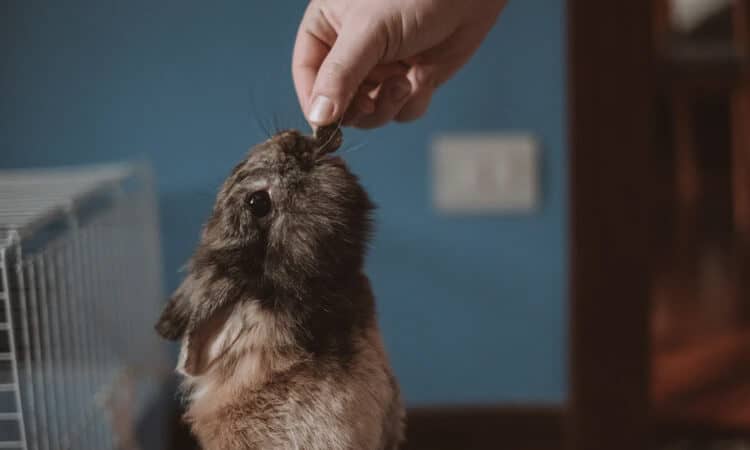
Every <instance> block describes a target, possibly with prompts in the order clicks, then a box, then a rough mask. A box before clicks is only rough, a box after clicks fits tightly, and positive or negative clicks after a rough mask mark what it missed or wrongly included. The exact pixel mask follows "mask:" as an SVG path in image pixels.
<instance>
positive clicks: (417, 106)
mask: <svg viewBox="0 0 750 450" xmlns="http://www.w3.org/2000/svg"><path fill="white" fill-rule="evenodd" d="M433 92H434V91H433V90H431V89H425V90H422V91H421V92H420V93H418V94H415V95H413V96H412V97H411V98H410V99H409V101H408V102H406V103H405V104H404V106H403V107H402V108H401V110H400V111H399V112H398V113H397V114H396V115H395V117H394V120H396V122H411V121H413V120H416V119H419V118H420V117H422V116H423V115H424V114H425V113H426V112H427V108H428V107H429V106H430V102H431V101H432V93H433Z"/></svg>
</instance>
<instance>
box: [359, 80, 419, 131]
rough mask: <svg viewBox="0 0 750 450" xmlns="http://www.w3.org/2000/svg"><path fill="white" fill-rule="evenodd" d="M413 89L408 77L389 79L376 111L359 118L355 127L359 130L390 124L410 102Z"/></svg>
mask: <svg viewBox="0 0 750 450" xmlns="http://www.w3.org/2000/svg"><path fill="white" fill-rule="evenodd" d="M411 89H412V86H411V83H410V82H409V80H408V78H406V77H403V76H398V77H393V78H389V79H387V80H386V81H385V82H384V83H383V85H382V87H381V89H380V92H379V93H378V97H377V103H376V106H375V111H374V112H373V113H371V114H367V115H363V116H361V117H359V118H358V120H356V121H355V122H354V123H353V125H354V126H356V127H358V128H376V127H380V126H383V125H385V124H386V123H388V122H390V121H391V120H393V118H394V117H395V116H396V114H398V113H399V111H400V110H401V108H402V107H403V106H404V103H406V102H407V101H408V100H409V94H411Z"/></svg>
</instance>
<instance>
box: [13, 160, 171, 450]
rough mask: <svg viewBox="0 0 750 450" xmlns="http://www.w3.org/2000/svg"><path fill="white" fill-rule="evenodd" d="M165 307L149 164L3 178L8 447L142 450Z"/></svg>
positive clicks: (158, 369)
mask: <svg viewBox="0 0 750 450" xmlns="http://www.w3.org/2000/svg"><path fill="white" fill-rule="evenodd" d="M161 302H162V274H161V255H160V243H159V233H158V221H157V212H156V198H155V193H154V183H153V176H152V174H151V171H150V169H149V167H148V166H147V165H129V164H123V165H106V166H94V167H78V168H76V167H74V168H62V169H24V170H6V171H0V448H3V449H22V450H57V449H75V450H83V449H92V450H104V449H110V448H111V449H114V448H118V449H136V448H137V444H136V439H135V435H134V424H135V423H136V420H137V418H138V417H139V415H140V414H142V413H143V411H144V408H145V407H146V405H147V403H148V399H149V398H150V397H152V396H153V395H154V394H155V392H156V391H155V390H156V389H158V386H159V383H161V381H162V380H163V379H164V377H165V376H166V375H167V374H168V372H169V369H168V368H167V367H164V366H163V364H164V361H167V360H168V357H167V356H166V353H165V352H166V351H167V348H166V347H165V346H164V344H162V343H161V342H159V340H158V337H157V336H156V334H155V332H154V331H153V328H152V325H153V322H154V320H155V318H156V317H157V316H158V311H159V306H160V304H161Z"/></svg>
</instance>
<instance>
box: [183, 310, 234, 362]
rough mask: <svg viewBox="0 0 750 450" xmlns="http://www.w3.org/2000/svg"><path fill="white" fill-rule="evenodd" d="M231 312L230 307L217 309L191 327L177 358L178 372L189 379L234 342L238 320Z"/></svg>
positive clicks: (215, 359) (216, 358) (218, 357)
mask: <svg viewBox="0 0 750 450" xmlns="http://www.w3.org/2000/svg"><path fill="white" fill-rule="evenodd" d="M234 309H235V305H232V304H228V305H224V306H221V307H220V308H219V309H218V310H216V311H215V312H213V313H212V314H211V315H210V316H209V317H208V318H206V319H205V320H202V321H200V323H199V324H197V325H196V326H195V327H193V329H192V330H191V331H190V332H189V333H188V337H187V340H186V341H185V345H184V346H183V349H182V354H181V355H180V371H181V372H183V373H184V374H186V375H190V376H199V375H202V374H204V373H205V372H206V371H207V370H208V369H209V368H210V367H211V366H212V365H213V364H214V363H215V362H216V361H217V360H219V359H220V358H221V357H222V356H224V355H225V354H226V352H227V350H229V349H230V348H231V346H232V345H233V344H234V343H235V342H236V341H237V339H238V338H239V337H240V332H241V331H242V320H241V318H240V317H239V316H238V315H234V316H233V315H232V313H233V312H234Z"/></svg>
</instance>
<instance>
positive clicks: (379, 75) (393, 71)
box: [364, 62, 411, 84]
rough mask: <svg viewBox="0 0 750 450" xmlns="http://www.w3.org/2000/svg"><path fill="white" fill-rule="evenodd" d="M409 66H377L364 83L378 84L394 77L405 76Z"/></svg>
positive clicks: (401, 64) (397, 63)
mask: <svg viewBox="0 0 750 450" xmlns="http://www.w3.org/2000/svg"><path fill="white" fill-rule="evenodd" d="M410 68H411V66H408V65H406V64H404V63H400V62H395V63H389V64H379V65H377V66H375V67H374V68H373V69H372V70H371V71H370V73H368V74H367V77H366V78H365V81H364V82H365V83H372V84H380V83H382V82H383V81H385V80H387V79H388V78H393V77H395V76H399V75H401V76H406V74H407V73H409V69H410Z"/></svg>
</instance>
